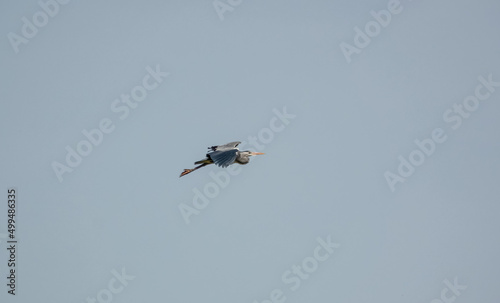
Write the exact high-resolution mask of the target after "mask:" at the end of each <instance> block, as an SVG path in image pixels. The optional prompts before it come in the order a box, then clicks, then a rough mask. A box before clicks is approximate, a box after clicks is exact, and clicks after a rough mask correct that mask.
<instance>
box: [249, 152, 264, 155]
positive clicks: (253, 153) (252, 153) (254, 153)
mask: <svg viewBox="0 0 500 303" xmlns="http://www.w3.org/2000/svg"><path fill="white" fill-rule="evenodd" d="M250 154H251V155H252V156H257V155H264V153H256V152H251V153H250Z"/></svg>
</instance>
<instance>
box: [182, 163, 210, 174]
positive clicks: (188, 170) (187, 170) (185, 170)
mask: <svg viewBox="0 0 500 303" xmlns="http://www.w3.org/2000/svg"><path fill="white" fill-rule="evenodd" d="M209 164H212V163H203V164H201V165H198V166H196V167H195V168H191V169H189V168H186V169H184V171H183V172H182V173H181V175H180V176H179V178H180V177H182V176H185V175H187V174H189V173H191V172H194V171H195V170H197V169H198V168H202V167H203V166H205V165H209Z"/></svg>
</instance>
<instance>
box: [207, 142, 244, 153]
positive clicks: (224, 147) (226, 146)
mask: <svg viewBox="0 0 500 303" xmlns="http://www.w3.org/2000/svg"><path fill="white" fill-rule="evenodd" d="M240 143H241V142H239V141H235V142H230V143H228V144H224V145H214V146H210V147H209V148H208V149H210V150H212V151H224V150H231V149H237V148H236V147H237V146H238V145H239V144H240Z"/></svg>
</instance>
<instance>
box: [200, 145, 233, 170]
mask: <svg viewBox="0 0 500 303" xmlns="http://www.w3.org/2000/svg"><path fill="white" fill-rule="evenodd" d="M237 153H238V150H237V149H230V150H217V151H214V152H211V153H209V154H208V155H207V156H209V157H210V159H212V161H214V163H215V165H217V166H220V167H228V166H229V165H231V164H233V163H234V160H236V157H237Z"/></svg>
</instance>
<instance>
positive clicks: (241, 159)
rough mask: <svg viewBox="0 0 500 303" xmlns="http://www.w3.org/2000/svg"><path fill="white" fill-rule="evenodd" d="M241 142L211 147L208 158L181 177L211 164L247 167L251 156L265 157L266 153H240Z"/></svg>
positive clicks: (247, 151) (186, 170) (197, 162)
mask: <svg viewBox="0 0 500 303" xmlns="http://www.w3.org/2000/svg"><path fill="white" fill-rule="evenodd" d="M240 143H241V142H238V141H236V142H231V143H228V144H224V145H218V146H216V145H214V146H210V147H209V148H208V149H209V150H210V151H209V152H208V154H207V155H206V156H207V157H206V158H205V159H203V160H200V161H196V162H194V164H195V165H196V164H200V165H198V166H196V167H195V168H192V169H185V170H184V171H183V172H182V173H181V175H180V176H179V178H180V177H182V176H185V175H187V174H189V173H191V172H193V171H195V170H197V169H198V168H202V167H203V166H206V165H209V164H215V165H217V166H220V167H228V166H229V165H231V164H233V163H238V164H241V165H245V164H247V163H248V162H249V161H250V159H249V158H250V156H256V155H263V154H264V153H257V152H251V151H249V150H245V151H240V150H239V149H238V147H237V146H238V145H239V144H240Z"/></svg>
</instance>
